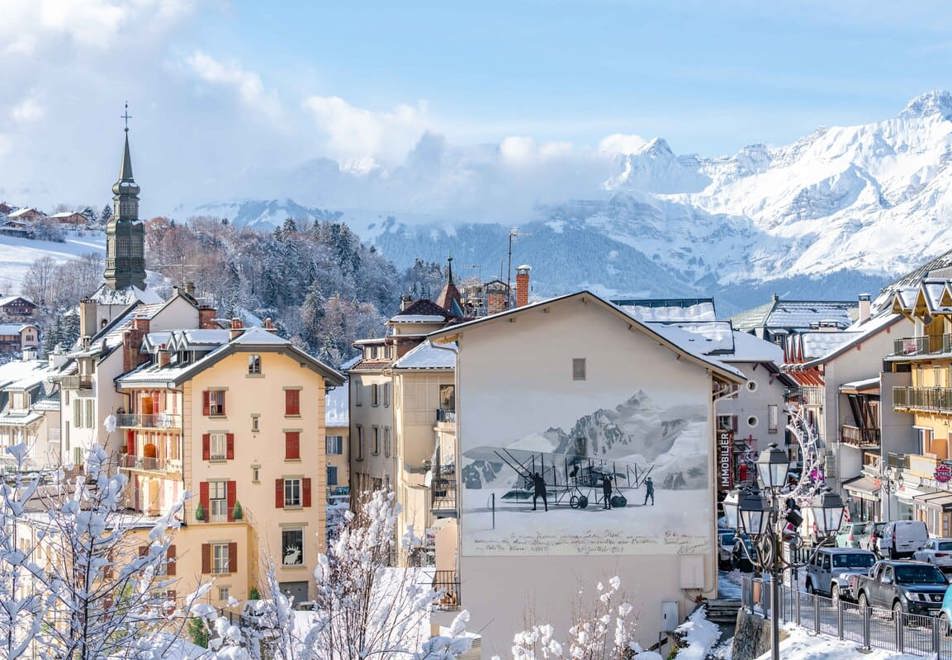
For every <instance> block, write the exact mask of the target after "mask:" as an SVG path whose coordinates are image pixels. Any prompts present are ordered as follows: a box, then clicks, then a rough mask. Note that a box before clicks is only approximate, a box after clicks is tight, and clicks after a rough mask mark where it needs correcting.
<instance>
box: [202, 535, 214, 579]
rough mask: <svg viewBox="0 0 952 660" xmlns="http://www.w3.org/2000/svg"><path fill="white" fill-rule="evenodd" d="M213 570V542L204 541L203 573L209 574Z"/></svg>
mask: <svg viewBox="0 0 952 660" xmlns="http://www.w3.org/2000/svg"><path fill="white" fill-rule="evenodd" d="M211 572H212V544H211V543H202V574H203V575H208V574H209V573H211Z"/></svg>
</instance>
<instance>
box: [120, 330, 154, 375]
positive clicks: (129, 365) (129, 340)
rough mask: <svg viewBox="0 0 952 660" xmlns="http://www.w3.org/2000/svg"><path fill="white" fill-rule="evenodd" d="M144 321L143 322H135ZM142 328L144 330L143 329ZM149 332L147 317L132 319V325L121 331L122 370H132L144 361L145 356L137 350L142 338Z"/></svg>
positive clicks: (139, 347) (140, 345) (140, 346)
mask: <svg viewBox="0 0 952 660" xmlns="http://www.w3.org/2000/svg"><path fill="white" fill-rule="evenodd" d="M137 321H144V322H145V323H144V324H143V323H137ZM143 328H144V330H143ZM148 332H149V319H134V320H133V321H132V327H131V328H129V329H128V330H126V331H125V332H123V333H122V371H123V373H125V372H127V371H132V370H133V369H135V368H136V367H138V366H139V365H140V364H142V363H143V362H145V361H146V359H147V356H146V355H143V354H142V352H141V351H140V350H139V349H141V348H142V340H143V339H145V336H146V334H147V333H148Z"/></svg>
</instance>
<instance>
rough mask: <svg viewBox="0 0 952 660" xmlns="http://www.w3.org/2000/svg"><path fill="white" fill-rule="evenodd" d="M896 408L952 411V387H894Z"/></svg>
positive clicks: (893, 393)
mask: <svg viewBox="0 0 952 660" xmlns="http://www.w3.org/2000/svg"><path fill="white" fill-rule="evenodd" d="M892 395H893V407H894V408H915V409H917V410H934V411H941V412H950V411H952V387H902V386H900V387H894V388H893V389H892Z"/></svg>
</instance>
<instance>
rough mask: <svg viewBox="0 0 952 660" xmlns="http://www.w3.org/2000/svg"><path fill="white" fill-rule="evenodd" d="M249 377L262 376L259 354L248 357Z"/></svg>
mask: <svg viewBox="0 0 952 660" xmlns="http://www.w3.org/2000/svg"><path fill="white" fill-rule="evenodd" d="M248 375H249V376H260V375H261V356H260V355H258V354H257V353H252V354H251V355H249V356H248Z"/></svg>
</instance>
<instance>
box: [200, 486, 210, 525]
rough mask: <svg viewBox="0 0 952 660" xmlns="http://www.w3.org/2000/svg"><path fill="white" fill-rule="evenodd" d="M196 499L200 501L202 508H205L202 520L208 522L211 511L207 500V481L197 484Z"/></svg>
mask: <svg viewBox="0 0 952 660" xmlns="http://www.w3.org/2000/svg"><path fill="white" fill-rule="evenodd" d="M198 501H199V502H201V504H202V508H203V509H205V520H204V521H203V522H208V521H209V520H211V517H212V512H211V510H210V509H209V506H210V505H209V501H208V482H207V481H203V482H201V483H200V484H198Z"/></svg>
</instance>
